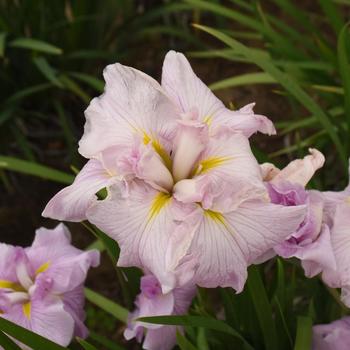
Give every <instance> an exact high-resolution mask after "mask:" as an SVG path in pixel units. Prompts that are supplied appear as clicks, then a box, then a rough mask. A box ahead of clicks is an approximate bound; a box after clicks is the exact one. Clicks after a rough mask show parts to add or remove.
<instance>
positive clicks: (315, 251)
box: [262, 149, 335, 277]
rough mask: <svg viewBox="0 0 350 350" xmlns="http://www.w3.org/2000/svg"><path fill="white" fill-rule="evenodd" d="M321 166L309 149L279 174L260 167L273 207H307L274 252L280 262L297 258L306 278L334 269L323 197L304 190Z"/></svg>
mask: <svg viewBox="0 0 350 350" xmlns="http://www.w3.org/2000/svg"><path fill="white" fill-rule="evenodd" d="M323 163H324V156H323V155H322V153H321V152H319V151H317V150H316V149H310V155H308V156H306V157H305V158H303V159H297V160H294V161H292V162H291V163H290V164H288V165H287V166H286V167H285V168H284V169H282V170H279V169H277V168H276V167H274V166H273V165H272V164H268V163H265V164H263V165H262V170H263V175H264V179H265V180H266V181H267V188H268V191H269V195H270V198H271V201H272V202H273V203H276V204H282V205H285V206H295V205H301V204H304V205H306V207H307V213H306V216H305V219H304V221H303V222H302V223H301V224H300V226H299V227H298V228H297V230H296V231H295V232H293V233H292V235H290V237H288V239H287V240H285V241H284V242H282V243H280V244H278V245H277V246H275V247H274V251H275V252H276V253H277V254H278V255H280V256H282V257H284V258H290V257H297V258H299V259H300V260H301V264H302V266H303V268H304V271H305V274H306V276H308V277H313V276H315V275H317V274H318V273H320V272H321V271H323V269H325V268H333V269H334V268H335V258H334V255H333V250H332V246H331V239H330V232H329V227H328V225H326V224H324V223H323V220H322V219H323V206H324V204H323V202H324V201H323V197H322V195H321V194H320V193H319V192H317V191H309V190H306V189H305V186H306V185H307V183H308V182H309V181H310V179H311V178H312V176H313V174H314V173H315V171H316V170H317V169H319V168H320V167H322V165H323Z"/></svg>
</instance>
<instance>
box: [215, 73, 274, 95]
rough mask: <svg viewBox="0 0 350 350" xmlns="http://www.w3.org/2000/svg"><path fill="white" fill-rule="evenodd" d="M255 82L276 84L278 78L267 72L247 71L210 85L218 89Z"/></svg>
mask: <svg viewBox="0 0 350 350" xmlns="http://www.w3.org/2000/svg"><path fill="white" fill-rule="evenodd" d="M254 84H276V79H274V78H273V77H271V75H270V74H268V73H265V72H257V73H247V74H242V75H238V76H235V77H232V78H227V79H223V80H220V81H217V82H215V83H213V84H211V85H209V88H210V89H211V90H213V91H217V90H222V89H227V88H232V87H236V86H242V85H254Z"/></svg>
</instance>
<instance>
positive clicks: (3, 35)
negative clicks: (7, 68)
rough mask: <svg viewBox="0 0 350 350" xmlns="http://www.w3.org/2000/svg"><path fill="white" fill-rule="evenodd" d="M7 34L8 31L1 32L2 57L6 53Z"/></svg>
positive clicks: (0, 52) (0, 54)
mask: <svg viewBox="0 0 350 350" xmlns="http://www.w3.org/2000/svg"><path fill="white" fill-rule="evenodd" d="M6 35H7V33H5V32H1V33H0V57H4V54H5V39H6Z"/></svg>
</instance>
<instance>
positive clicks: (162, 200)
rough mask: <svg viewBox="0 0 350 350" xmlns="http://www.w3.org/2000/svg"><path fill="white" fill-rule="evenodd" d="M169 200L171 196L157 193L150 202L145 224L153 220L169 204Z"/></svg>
mask: <svg viewBox="0 0 350 350" xmlns="http://www.w3.org/2000/svg"><path fill="white" fill-rule="evenodd" d="M170 199H171V194H169V193H164V192H159V193H158V194H157V195H156V196H155V197H154V199H153V201H152V205H151V209H150V211H149V214H148V221H147V222H150V221H151V220H152V219H154V218H155V217H156V216H157V215H158V214H159V213H160V211H161V210H162V209H163V208H164V207H165V206H166V205H167V204H168V203H169V201H170Z"/></svg>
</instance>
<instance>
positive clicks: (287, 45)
mask: <svg viewBox="0 0 350 350" xmlns="http://www.w3.org/2000/svg"><path fill="white" fill-rule="evenodd" d="M184 1H185V2H186V3H188V4H191V5H193V6H194V7H196V8H199V9H202V10H207V11H210V12H213V13H216V14H218V15H220V16H223V17H227V18H230V19H232V20H234V21H236V22H238V23H240V24H242V25H244V26H247V27H249V28H252V29H254V30H256V31H257V32H258V33H261V34H263V35H265V36H266V37H267V38H269V39H270V40H271V41H272V42H273V44H274V46H276V47H279V48H280V50H282V51H283V52H284V51H285V52H288V54H289V55H290V56H291V57H295V58H300V57H303V56H304V53H303V52H301V51H300V50H299V49H298V47H297V46H295V45H293V44H292V43H291V42H290V41H286V38H285V37H283V36H282V35H281V34H279V33H278V32H276V31H274V30H273V29H272V28H268V27H266V26H265V25H264V24H263V23H261V22H260V21H257V20H256V19H255V18H254V17H250V16H247V15H245V14H242V13H241V12H239V11H235V10H232V9H230V8H227V7H225V6H222V5H219V4H215V3H212V2H209V1H204V0H184Z"/></svg>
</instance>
